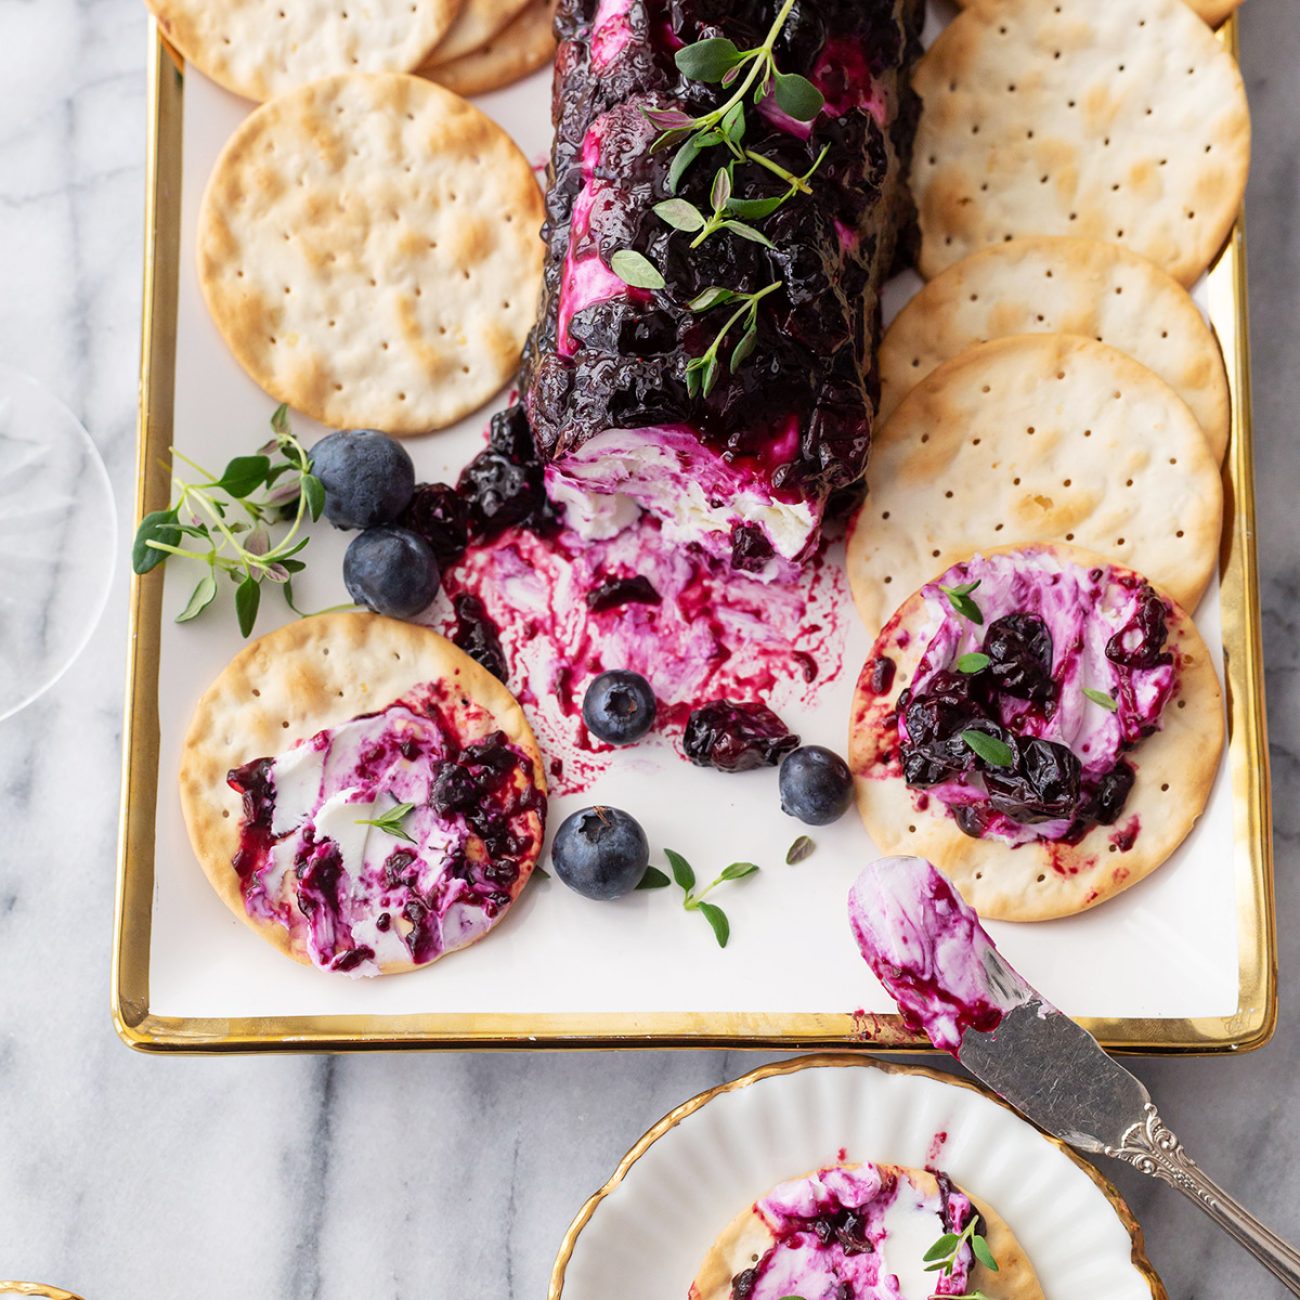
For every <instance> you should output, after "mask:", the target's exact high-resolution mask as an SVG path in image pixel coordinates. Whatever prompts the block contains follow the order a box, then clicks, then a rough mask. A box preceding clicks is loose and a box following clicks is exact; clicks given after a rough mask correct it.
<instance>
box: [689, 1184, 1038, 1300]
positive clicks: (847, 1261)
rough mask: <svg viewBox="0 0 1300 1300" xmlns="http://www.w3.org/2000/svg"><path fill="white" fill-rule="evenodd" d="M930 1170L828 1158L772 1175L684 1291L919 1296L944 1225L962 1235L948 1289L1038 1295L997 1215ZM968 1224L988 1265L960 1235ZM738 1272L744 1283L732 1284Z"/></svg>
mask: <svg viewBox="0 0 1300 1300" xmlns="http://www.w3.org/2000/svg"><path fill="white" fill-rule="evenodd" d="M937 1172H938V1171H932V1170H926V1169H909V1168H906V1167H905V1166H902V1165H890V1164H876V1163H865V1164H848V1165H833V1166H831V1167H829V1168H826V1169H818V1170H815V1171H814V1172H812V1173H809V1174H805V1175H803V1176H802V1177H800V1178H793V1179H790V1180H789V1181H787V1182H784V1183H780V1184H778V1185H777V1186H776V1187H773V1188H771V1189H770V1190H769V1191H767V1192H765V1193H764V1194H763V1195H762V1196H760V1197H759V1198H758V1200H756V1201H755V1202H754V1203H753V1204H752V1205H749V1206H747V1207H746V1208H745V1209H744V1210H742V1211H741V1212H740V1213H739V1214H738V1215H737V1216H736V1217H735V1218H734V1219H733V1220H732V1221H731V1222H730V1223H729V1224H728V1225H727V1226H726V1227H725V1228H724V1229H723V1230H722V1232H721V1233H719V1235H718V1237H717V1238H716V1240H715V1241H714V1242H713V1245H712V1246H710V1248H709V1251H708V1253H707V1254H706V1255H705V1257H704V1261H703V1263H702V1264H701V1265H700V1269H699V1272H698V1273H697V1274H696V1276H695V1281H694V1282H693V1283H692V1285H691V1289H690V1300H732V1297H733V1296H738V1295H747V1296H748V1295H752V1296H755V1297H762V1300H768V1298H769V1297H771V1300H776V1297H780V1296H785V1297H787V1300H793V1297H794V1296H796V1295H797V1296H808V1297H810V1298H811V1297H813V1296H821V1297H829V1296H837V1295H855V1296H876V1295H884V1294H885V1293H886V1292H888V1293H889V1294H890V1295H897V1296H923V1295H929V1294H930V1293H931V1292H932V1291H933V1290H934V1288H935V1287H936V1286H937V1285H939V1284H938V1280H937V1275H936V1273H935V1272H934V1271H933V1269H932V1268H931V1267H930V1266H929V1264H928V1262H927V1260H926V1258H925V1253H926V1248H927V1247H928V1246H930V1245H931V1244H932V1243H934V1242H936V1241H938V1239H939V1238H940V1237H943V1236H945V1235H947V1234H949V1233H954V1234H963V1240H962V1244H961V1248H960V1249H957V1250H955V1251H954V1253H953V1255H952V1270H951V1272H950V1273H949V1274H948V1275H947V1278H946V1280H945V1283H944V1284H943V1289H944V1290H945V1291H947V1292H948V1293H949V1294H951V1295H956V1294H957V1293H958V1291H960V1292H961V1293H962V1294H963V1295H965V1294H968V1293H971V1294H973V1293H975V1292H976V1291H978V1292H979V1294H981V1295H983V1294H984V1292H983V1290H982V1288H983V1287H993V1286H994V1285H995V1284H996V1294H997V1296H998V1300H1042V1296H1043V1289H1042V1287H1041V1286H1040V1285H1039V1282H1038V1277H1037V1275H1036V1274H1035V1272H1034V1268H1033V1265H1032V1264H1031V1263H1030V1262H1029V1258H1028V1256H1027V1255H1026V1254H1025V1251H1024V1248H1023V1247H1022V1246H1021V1245H1020V1243H1019V1241H1017V1240H1016V1236H1015V1234H1014V1233H1013V1232H1012V1230H1011V1228H1010V1226H1009V1225H1008V1224H1007V1222H1006V1221H1005V1220H1004V1219H1003V1218H1002V1217H1001V1216H1000V1215H999V1214H998V1213H997V1212H996V1211H994V1210H992V1209H990V1208H989V1207H988V1206H987V1205H984V1204H983V1203H980V1202H976V1201H975V1200H974V1198H972V1197H971V1196H969V1195H968V1194H967V1193H966V1192H964V1191H962V1190H961V1189H960V1188H958V1187H956V1186H954V1184H953V1183H952V1181H951V1180H950V1179H949V1178H947V1177H946V1176H945V1175H943V1174H939V1176H938V1177H936V1173H937ZM828 1224H829V1225H832V1226H833V1227H834V1231H833V1232H827V1231H826V1226H827V1225H828ZM975 1233H978V1234H979V1236H980V1238H981V1240H980V1242H978V1243H976V1245H977V1246H978V1247H980V1248H981V1249H982V1250H984V1251H986V1252H987V1253H988V1255H989V1256H990V1257H991V1258H992V1260H993V1262H994V1263H995V1264H996V1265H997V1270H996V1273H995V1272H994V1270H992V1269H990V1268H989V1267H988V1266H987V1264H985V1263H983V1262H982V1261H981V1260H980V1259H979V1258H978V1257H977V1256H976V1254H975V1252H974V1250H973V1249H972V1248H971V1246H970V1245H969V1244H968V1242H969V1240H970V1238H971V1236H972V1235H974V1234H975ZM745 1275H749V1277H750V1279H751V1280H750V1284H749V1289H748V1290H745V1289H743V1288H742V1287H741V1286H739V1285H733V1284H734V1283H735V1282H736V1281H737V1279H738V1278H739V1277H741V1276H745ZM890 1278H893V1279H895V1281H894V1283H893V1286H892V1287H891V1286H890V1283H889V1279H890Z"/></svg>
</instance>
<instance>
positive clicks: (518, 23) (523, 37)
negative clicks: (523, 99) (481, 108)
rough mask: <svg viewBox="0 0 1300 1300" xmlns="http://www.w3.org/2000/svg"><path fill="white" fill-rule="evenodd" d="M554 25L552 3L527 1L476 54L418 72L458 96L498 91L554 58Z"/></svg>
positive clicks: (549, 1)
mask: <svg viewBox="0 0 1300 1300" xmlns="http://www.w3.org/2000/svg"><path fill="white" fill-rule="evenodd" d="M554 22H555V0H529V3H528V6H527V8H525V9H524V10H523V11H522V12H521V13H520V14H519V15H518V17H516V18H515V19H514V20H513V21H512V22H511V23H510V24H509V25H508V26H506V27H505V28H503V29H502V30H501V31H500V32H498V33H497V34H496V35H495V36H494V37H492V39H491V40H489V41H486V42H484V44H483V45H481V46H480V47H479V48H478V49H477V50H471V51H470V52H469V53H468V54H462V55H461V57H460V58H458V59H451V60H450V61H449V62H447V63H439V64H436V65H430V66H427V67H424V68H421V69H420V75H421V76H425V77H428V78H429V79H430V80H431V81H436V82H437V83H438V84H439V85H440V86H446V87H447V89H448V90H454V91H455V92H456V94H458V95H482V94H486V93H487V92H488V91H490V90H500V89H501V87H502V86H509V85H511V84H513V83H514V82H516V81H518V80H519V79H520V78H521V77H526V76H527V75H528V74H529V73H530V72H536V71H537V69H538V68H541V67H544V66H545V65H546V64H547V63H549V62H550V61H551V60H552V59H553V58H554V57H555V30H554Z"/></svg>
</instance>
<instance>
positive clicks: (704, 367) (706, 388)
mask: <svg viewBox="0 0 1300 1300" xmlns="http://www.w3.org/2000/svg"><path fill="white" fill-rule="evenodd" d="M782 283H783V282H782V281H780V280H774V281H773V282H772V283H771V284H769V285H768V286H767V288H765V289H759V290H757V291H756V292H754V293H738V292H737V291H736V290H734V289H724V288H722V287H721V286H720V285H716V284H715V285H710V286H709V288H707V289H705V290H704V292H703V293H701V294H698V295H696V297H694V298H692V299H691V300H690V302H688V303H687V304H686V305H687V306H688V307H689V308H690V309H691V310H692V311H711V310H712V309H713V308H714V307H721V306H722V305H723V304H724V303H729V302H736V303H739V304H740V306H738V307H737V308H736V310H735V311H733V312H732V313H731V315H730V316H728V317H727V320H726V323H725V324H724V325H723V327H722V328H721V329H720V330H719V331H718V332H717V334H716V335H715V336H714V339H713V342H712V343H711V344H710V345H709V347H708V348H707V350H706V351H704V352H703V353H701V354H700V355H699V356H698V357H692V358H691V359H690V360H689V361H688V362H687V363H686V391H687V392H688V393H689V394H690V395H691V396H692V397H696V396H704V397H708V395H709V394H710V393H711V392H712V391H713V385H714V384H716V383H717V382H718V372H719V371H720V370H721V368H722V363H721V362H720V361H719V360H718V349H719V348H721V346H722V344H723V342H724V340H725V339H726V337H727V335H728V333H729V332H730V331H731V327H732V326H733V325H735V324H736V322H737V321H739V320H741V319H742V318H743V319H744V322H745V331H744V333H743V334H742V335H741V336H740V341H739V342H738V343H737V344H736V346H735V347H734V348H732V350H731V359H730V361H729V363H728V368H729V369H730V371H731V373H732V374H735V373H736V371H737V370H738V369H739V367H740V364H741V362H743V361H744V360H745V358H746V357H747V356H749V354H750V353H751V352H753V350H754V345H755V344H756V343H757V342H758V304H759V303H760V302H762V301H763V299H764V298H766V297H767V295H768V294H769V293H775V292H776V291H777V290H778V289H779V288H780V287H781V285H782Z"/></svg>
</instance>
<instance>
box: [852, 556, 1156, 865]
mask: <svg viewBox="0 0 1300 1300" xmlns="http://www.w3.org/2000/svg"><path fill="white" fill-rule="evenodd" d="M971 583H976V584H978V585H977V586H975V587H974V588H973V590H972V591H971V593H970V595H969V599H970V600H973V601H974V602H975V604H976V606H977V608H978V611H979V613H980V616H981V618H982V619H983V622H982V623H981V622H980V621H979V620H976V619H973V618H971V617H967V614H966V613H965V612H963V611H962V610H960V609H957V608H955V607H954V606H953V604H952V603H951V601H950V600H949V598H948V597H947V595H946V594H945V593H944V588H949V589H951V588H952V587H954V586H956V585H958V584H967V585H969V584H971ZM923 594H924V596H925V599H926V606H925V610H926V615H925V617H926V620H927V623H926V628H925V631H924V648H923V652H922V654H921V657H920V660H919V662H918V664H917V668H916V672H915V673H914V674H913V676H912V680H911V682H910V683H909V684H908V685H907V687H906V688H905V689H904V690H902V691H901V692H900V693H899V695H898V698H897V701H896V703H895V705H894V707H893V710H892V712H890V713H888V714H885V715H882V720H881V725H882V726H884V727H885V728H887V729H892V730H893V731H894V732H896V735H897V742H898V743H897V749H896V751H893V750H892V749H891V748H890V747H889V746H888V745H886V746H884V750H883V752H884V753H885V754H888V755H889V761H891V762H895V761H896V762H897V764H898V767H899V768H901V774H902V776H903V779H904V780H905V781H906V782H907V784H908V785H909V786H910V787H911V788H912V789H913V790H914V791H916V792H917V797H918V798H919V797H921V796H922V794H924V795H925V796H926V797H927V798H929V797H937V798H938V799H939V800H940V801H941V802H942V803H943V804H944V805H945V806H946V807H947V809H948V811H949V812H950V813H951V815H952V816H953V818H954V820H955V821H956V823H957V825H958V827H959V828H960V829H961V830H962V831H963V832H965V833H966V834H967V835H971V836H974V837H977V838H978V837H982V836H987V835H993V836H996V837H998V838H1001V839H1004V840H1007V841H1008V842H1010V843H1012V844H1018V843H1025V842H1028V841H1030V840H1054V841H1061V842H1064V843H1067V844H1077V843H1078V842H1079V841H1080V840H1082V839H1083V838H1084V836H1085V835H1087V833H1088V832H1089V831H1090V830H1091V829H1092V828H1093V827H1095V826H1099V825H1100V826H1110V825H1112V824H1114V823H1115V822H1116V821H1117V820H1118V819H1119V817H1120V816H1121V814H1122V813H1123V810H1124V806H1125V802H1126V800H1127V798H1128V795H1129V793H1130V791H1131V790H1132V788H1133V784H1134V780H1135V776H1136V768H1135V767H1134V765H1133V763H1132V762H1131V761H1130V760H1129V758H1128V757H1126V755H1127V754H1128V752H1129V751H1130V750H1132V749H1133V748H1134V747H1135V746H1136V745H1138V743H1139V742H1140V741H1141V740H1142V739H1143V738H1144V737H1145V736H1148V735H1150V734H1151V733H1152V732H1153V731H1155V730H1156V729H1157V728H1158V727H1159V725H1160V717H1161V713H1162V711H1163V709H1164V707H1165V704H1166V703H1167V701H1168V700H1169V699H1170V698H1171V696H1172V693H1173V691H1174V688H1175V684H1176V675H1177V674H1176V669H1177V664H1176V660H1175V656H1174V654H1173V653H1172V652H1171V651H1170V650H1168V649H1167V648H1166V643H1167V641H1168V636H1169V618H1170V616H1171V610H1170V607H1169V606H1168V605H1167V604H1166V602H1165V601H1164V599H1163V598H1162V597H1161V596H1160V595H1159V594H1158V593H1157V592H1156V591H1154V590H1153V589H1152V588H1151V586H1150V585H1149V584H1147V583H1146V582H1145V581H1144V580H1142V579H1141V578H1139V577H1138V576H1137V575H1135V574H1132V573H1130V572H1128V571H1127V570H1121V569H1113V568H1109V567H1108V568H1093V569H1084V568H1082V567H1081V566H1079V565H1077V564H1075V563H1073V562H1071V561H1068V560H1063V559H1061V558H1059V557H1058V556H1056V555H1055V554H1053V553H1052V552H1050V551H1049V550H1047V549H1044V548H1041V547H1027V548H1023V549H1022V550H1019V551H1015V552H1004V553H999V554H995V555H993V556H990V557H987V558H981V557H977V558H976V559H974V560H971V561H969V562H968V563H966V564H961V565H957V566H954V568H952V569H950V570H949V571H948V573H947V574H945V575H944V576H943V577H942V578H940V579H939V580H938V581H937V582H936V583H934V584H931V585H930V586H928V587H926V588H924V589H923ZM914 631H915V629H914V628H913V629H908V628H903V627H902V626H901V625H899V624H898V623H897V621H895V622H894V623H891V624H890V625H889V627H887V628H886V629H885V631H884V632H882V634H881V637H880V639H879V641H878V642H877V647H876V653H875V655H874V657H873V658H872V659H871V660H869V661H868V664H867V666H866V668H865V669H864V670H863V675H862V681H861V685H862V691H863V695H864V696H867V697H870V698H873V699H874V698H877V697H881V698H882V699H883V697H885V696H887V695H888V693H889V691H890V688H891V686H892V684H893V674H894V667H893V665H895V664H896V661H897V658H898V652H900V651H902V650H905V649H906V644H907V642H908V640H910V637H911V636H912V635H913V633H914ZM887 665H888V667H887ZM873 708H878V706H876V705H868V709H873ZM873 716H875V715H873ZM974 733H978V734H974Z"/></svg>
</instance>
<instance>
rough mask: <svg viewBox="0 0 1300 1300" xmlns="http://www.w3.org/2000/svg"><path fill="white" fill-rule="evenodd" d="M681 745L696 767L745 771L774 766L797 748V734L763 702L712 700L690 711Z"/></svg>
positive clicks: (724, 770)
mask: <svg viewBox="0 0 1300 1300" xmlns="http://www.w3.org/2000/svg"><path fill="white" fill-rule="evenodd" d="M682 745H683V748H684V749H685V751H686V757H687V758H689V759H690V760H691V762H692V763H694V764H695V765H696V766H697V767H716V768H717V769H718V771H720V772H748V771H751V770H752V769H753V768H756V767H775V766H776V765H777V764H778V763H780V761H781V760H782V759H783V758H784V757H785V756H786V755H787V754H788V753H790V752H791V751H792V750H795V749H798V748H799V737H798V736H796V735H794V734H792V733H791V731H790V728H789V727H787V726H786V725H785V723H784V722H782V721H781V719H780V718H778V717H777V716H776V714H775V713H773V712H772V710H771V709H769V708H768V707H767V705H766V704H759V703H751V704H741V703H737V702H736V701H735V700H712V701H710V702H709V703H708V704H702V705H700V707H699V708H698V709H696V710H695V711H694V712H693V713H692V714H691V716H690V718H689V719H688V720H687V723H686V734H685V736H684V737H683V741H682Z"/></svg>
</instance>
